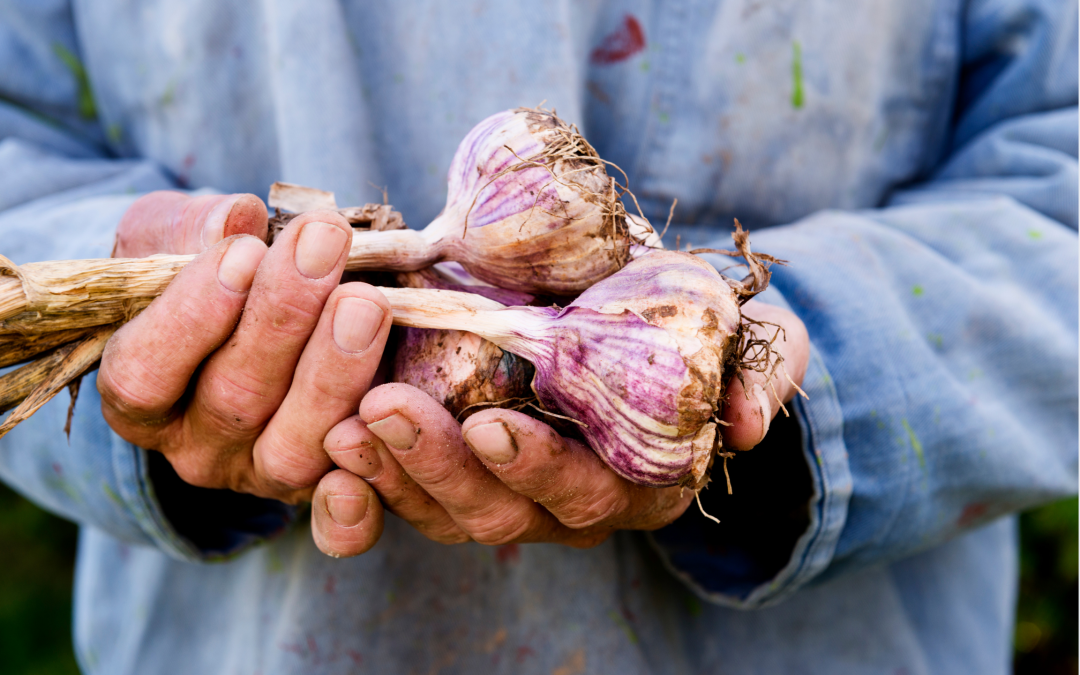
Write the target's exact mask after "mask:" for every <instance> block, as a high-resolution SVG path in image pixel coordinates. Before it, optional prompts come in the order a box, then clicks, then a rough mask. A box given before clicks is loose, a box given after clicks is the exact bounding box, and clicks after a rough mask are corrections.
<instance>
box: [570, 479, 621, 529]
mask: <svg viewBox="0 0 1080 675" xmlns="http://www.w3.org/2000/svg"><path fill="white" fill-rule="evenodd" d="M629 509H630V496H629V495H627V494H626V493H625V492H623V491H622V490H618V489H614V490H604V491H602V492H599V493H591V494H590V495H589V496H588V497H583V498H579V499H577V500H575V501H574V502H571V503H570V504H568V505H567V506H566V507H564V508H562V509H559V514H558V515H559V520H560V521H561V522H562V524H563V525H566V526H567V527H569V528H570V529H573V530H581V529H585V528H588V527H592V526H594V525H599V524H601V523H605V522H609V521H613V520H616V519H618V517H619V516H621V515H622V514H624V513H626V512H627V511H628V510H629Z"/></svg>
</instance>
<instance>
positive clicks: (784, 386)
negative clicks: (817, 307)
mask: <svg viewBox="0 0 1080 675" xmlns="http://www.w3.org/2000/svg"><path fill="white" fill-rule="evenodd" d="M743 316H745V317H747V318H749V319H751V320H752V321H753V322H754V323H751V324H750V326H749V330H750V332H751V337H753V338H754V339H756V340H758V341H759V342H760V343H767V344H768V345H769V349H770V351H771V354H769V355H768V356H767V358H768V360H769V363H768V365H767V366H766V367H765V369H764V370H765V371H766V372H761V371H760V370H756V369H753V368H744V369H743V370H742V372H741V373H739V375H737V376H735V377H732V378H731V379H730V380H729V381H728V387H727V397H726V399H725V403H724V410H723V412H722V413H721V419H723V420H724V422H725V423H726V424H725V426H724V427H723V430H722V432H721V433H722V435H723V442H724V449H725V450H750V449H752V448H753V447H754V446H756V445H757V444H758V443H760V442H761V441H762V440H763V439H764V438H765V435H766V434H767V433H769V426H770V425H771V423H772V419H773V417H775V416H776V414H777V413H778V412H780V410H781V409H785V408H784V406H783V404H784V403H786V402H788V401H790V400H791V399H792V397H794V396H795V394H796V393H797V392H800V391H802V390H801V389H799V384H801V383H802V379H803V376H804V375H805V374H806V366H807V363H808V361H809V359H810V338H809V336H808V335H807V332H806V326H805V325H804V324H803V322H802V321H801V320H800V319H799V317H797V316H796V315H795V314H793V313H791V312H790V311H788V310H786V309H782V308H780V307H774V306H771V305H766V304H764V303H761V302H756V301H753V300H751V301H750V302H748V303H746V304H745V305H743ZM785 410H786V409H785Z"/></svg>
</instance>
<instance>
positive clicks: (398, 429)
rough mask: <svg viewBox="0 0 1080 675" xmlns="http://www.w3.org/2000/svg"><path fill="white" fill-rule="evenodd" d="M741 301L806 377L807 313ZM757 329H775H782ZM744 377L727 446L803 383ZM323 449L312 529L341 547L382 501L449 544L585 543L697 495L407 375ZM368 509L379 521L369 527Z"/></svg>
mask: <svg viewBox="0 0 1080 675" xmlns="http://www.w3.org/2000/svg"><path fill="white" fill-rule="evenodd" d="M743 309H744V313H745V314H746V315H747V316H748V317H752V318H753V319H755V320H757V321H762V322H771V323H774V324H777V325H778V326H781V327H782V328H783V329H784V331H785V332H786V340H781V339H778V340H777V341H776V343H775V344H774V348H775V349H776V350H777V351H778V352H779V353H780V354H781V355H782V356H783V358H784V365H785V367H786V370H787V373H788V375H790V376H791V378H792V380H794V381H795V382H796V383H798V382H800V381H801V380H802V377H803V374H804V373H805V371H806V363H807V359H808V358H809V339H808V337H807V333H806V328H805V327H804V326H803V324H802V322H801V321H800V320H799V318H798V317H796V316H795V315H794V314H792V313H791V312H788V311H787V310H783V309H779V308H776V307H771V306H769V305H764V304H762V303H757V302H753V301H751V302H748V303H747V304H746V305H745V306H744V308H743ZM753 330H754V331H755V334H756V335H758V336H760V337H771V336H772V334H773V332H775V330H776V329H775V327H772V326H764V327H761V326H755V327H754V328H753ZM743 379H744V380H745V382H746V388H745V389H744V387H743V386H742V384H741V382H740V381H739V380H738V378H732V380H731V383H730V384H729V387H728V402H727V404H726V406H725V410H724V413H723V419H724V420H725V421H728V422H730V423H731V424H732V426H730V427H724V428H723V433H724V446H725V448H734V449H739V450H747V449H750V448H752V447H753V446H754V445H757V443H759V442H760V441H761V440H762V439H763V438H764V437H765V434H766V433H767V432H768V427H769V421H771V420H772V418H773V416H774V415H775V414H776V413H777V411H779V410H780V404H779V401H778V400H777V399H778V398H779V400H783V401H788V400H790V399H791V398H792V396H793V395H794V394H795V392H796V389H795V387H794V386H793V385H792V384H791V382H789V381H788V379H787V377H785V376H784V374H783V372H781V371H778V372H777V373H776V374H775V376H774V378H773V380H772V382H769V381H767V380H766V377H765V374H762V373H757V372H752V371H746V372H744V373H743ZM773 387H775V390H776V394H777V395H776V396H773V395H772V391H773V389H772V388H773ZM746 391H749V392H750V395H749V396H747V395H746V394H745V392H746ZM766 394H768V395H766ZM325 447H326V451H327V453H328V454H329V455H330V456H331V457H332V458H333V460H334V462H335V463H336V464H337V465H338V466H339V467H341V469H340V470H338V471H334V472H333V473H331V474H330V475H329V476H328V479H330V480H324V481H323V482H322V483H320V485H319V488H318V489H317V490H316V493H315V496H314V503H313V509H312V531H313V534H314V537H315V542H316V544H317V545H318V546H319V548H320V549H321V550H322V551H324V552H326V553H328V554H331V555H335V556H349V555H357V554H359V553H363V552H364V551H366V550H367V549H369V548H371V546H373V545H374V544H375V542H376V541H377V539H378V535H379V532H381V523H382V510H383V508H385V509H388V510H389V511H390V512H391V513H394V514H395V515H397V516H399V517H401V518H402V519H404V520H406V521H407V522H408V523H409V524H411V525H412V526H413V527H415V528H416V529H417V530H418V531H420V532H421V533H422V534H424V535H425V536H426V537H428V538H429V539H432V540H434V541H437V542H441V543H447V544H451V543H459V542H465V541H469V540H473V541H477V542H480V543H482V544H489V545H499V544H508V543H525V542H554V543H561V544H566V545H568V546H574V547H578V548H584V547H589V546H595V545H597V544H599V543H601V542H602V541H604V540H605V539H607V537H608V536H610V535H611V533H612V532H614V531H616V530H620V529H635V530H654V529H658V528H660V527H663V526H665V525H667V524H668V523H670V522H672V521H673V520H675V519H676V518H678V517H679V516H680V515H682V513H683V512H684V511H685V510H686V508H687V506H688V505H689V504H690V501H691V500H692V499H693V493H692V492H690V491H689V490H683V489H680V488H678V487H670V488H650V487H644V486H640V485H635V484H633V483H630V482H628V481H626V480H625V479H623V478H621V477H620V476H618V475H616V474H615V473H614V472H612V471H611V470H610V469H609V468H608V467H607V466H606V465H605V464H604V463H603V462H602V461H601V460H600V458H599V457H598V456H597V455H596V454H595V453H593V452H592V450H590V449H589V448H588V447H587V446H586V445H584V444H582V443H580V442H578V441H576V440H573V439H567V438H562V437H560V436H559V435H558V434H557V433H555V431H554V430H552V429H551V427H549V426H548V425H546V424H543V423H542V422H538V421H536V420H534V419H532V418H531V417H529V416H527V415H524V414H522V413H518V412H513V411H509V410H497V409H496V410H486V411H483V412H480V413H477V414H475V415H473V416H471V417H469V419H467V420H466V421H465V423H464V424H463V425H460V426H459V425H458V424H457V422H455V421H454V419H453V418H452V417H451V416H450V414H449V413H448V412H446V410H444V409H443V408H442V407H441V406H439V405H438V404H437V403H436V402H435V401H434V400H433V399H432V398H430V397H429V396H427V395H426V394H424V393H423V392H421V391H420V390H418V389H415V388H413V387H410V386H407V385H403V384H387V385H384V386H381V387H377V388H375V389H373V390H371V392H370V393H369V394H368V395H367V396H366V397H365V398H364V400H363V402H362V403H361V405H360V414H359V415H358V416H355V417H352V418H349V419H347V420H345V421H344V422H342V423H341V424H339V425H337V426H336V427H334V429H333V430H332V431H331V432H330V434H329V435H328V436H327V438H326V445H325ZM339 504H349V505H350V508H351V513H352V514H353V515H354V516H355V515H356V514H358V513H359V514H360V516H359V517H357V518H356V519H355V520H354V521H351V522H355V523H358V524H357V525H355V526H354V527H343V526H341V525H340V524H339V522H340V521H339V519H337V518H336V517H334V516H332V515H331V514H332V513H336V509H337V508H338V507H337V505H339ZM367 518H371V519H372V521H371V522H372V523H375V522H377V523H378V524H379V526H380V527H379V528H378V529H377V528H375V527H373V526H369V525H368V524H367V522H366V519H367Z"/></svg>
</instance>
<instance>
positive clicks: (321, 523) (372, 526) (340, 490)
mask: <svg viewBox="0 0 1080 675" xmlns="http://www.w3.org/2000/svg"><path fill="white" fill-rule="evenodd" d="M382 531H383V508H382V505H381V504H379V498H378V497H377V496H376V495H375V491H374V490H372V489H371V486H369V485H368V484H367V483H365V482H364V481H363V480H361V479H360V478H358V477H356V476H354V475H352V474H351V473H349V472H348V471H344V470H342V469H338V470H337V471H331V472H330V473H328V474H326V475H325V476H323V478H322V480H320V481H319V485H318V487H316V488H315V495H314V498H313V500H312V503H311V536H312V538H313V539H314V540H315V545H316V546H318V547H319V550H320V551H322V552H323V553H325V554H326V555H329V556H333V557H335V558H348V557H351V556H355V555H360V554H361V553H365V552H367V551H368V549H370V548H371V547H372V546H374V545H375V543H376V542H377V541H379V537H380V536H382Z"/></svg>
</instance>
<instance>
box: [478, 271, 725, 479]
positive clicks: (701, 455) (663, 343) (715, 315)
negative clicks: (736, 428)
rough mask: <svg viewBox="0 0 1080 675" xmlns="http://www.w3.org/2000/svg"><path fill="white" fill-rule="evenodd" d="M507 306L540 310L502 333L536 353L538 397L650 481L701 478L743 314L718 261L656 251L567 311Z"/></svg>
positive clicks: (633, 475)
mask: <svg viewBox="0 0 1080 675" xmlns="http://www.w3.org/2000/svg"><path fill="white" fill-rule="evenodd" d="M508 311H514V312H523V311H529V312H530V313H531V314H532V315H533V316H532V317H531V319H530V320H524V319H523V317H521V318H517V319H515V321H514V322H513V324H512V325H516V326H518V328H517V329H516V330H515V333H516V335H512V336H505V337H497V338H496V340H495V341H496V342H498V343H499V344H500V345H501V346H503V347H504V348H506V349H508V350H510V351H513V352H515V353H517V354H520V355H521V356H524V357H525V358H527V359H529V360H530V361H532V362H533V365H534V366H535V367H536V376H535V378H534V379H533V385H532V386H533V390H534V391H535V392H536V395H537V398H538V399H539V400H540V402H541V404H542V405H543V406H545V407H546V408H548V409H549V410H553V411H557V412H558V413H560V414H562V415H566V416H568V417H571V418H573V419H575V420H577V421H578V422H580V423H581V425H582V426H581V429H580V431H581V434H582V435H583V436H584V437H585V439H586V440H587V441H588V443H589V445H590V446H591V447H592V448H593V450H594V451H596V453H597V454H598V455H600V457H601V458H603V460H604V461H605V462H606V463H607V464H608V466H610V467H611V468H612V469H613V470H614V471H615V472H616V473H618V474H619V475H621V476H623V477H625V478H627V479H628V480H631V481H633V482H635V483H640V484H644V485H653V486H657V487H660V486H668V485H686V486H688V487H695V488H696V487H700V486H701V485H702V484H703V483H704V481H705V479H706V477H707V473H708V469H709V466H710V465H711V463H712V459H713V457H714V454H715V452H716V450H717V444H718V443H719V434H718V429H717V426H716V423H715V422H714V421H712V419H713V417H714V415H715V414H716V413H717V411H718V408H719V406H720V404H721V402H720V397H721V394H722V393H723V381H724V376H725V374H726V373H725V372H724V366H725V364H726V363H727V362H728V361H729V360H730V359H731V358H732V356H733V353H734V351H735V348H736V346H737V343H738V329H739V324H740V321H741V314H740V312H739V303H738V299H737V297H736V295H735V293H734V291H733V290H732V288H731V287H730V286H729V285H728V282H727V281H726V280H725V279H724V277H722V276H721V275H720V274H719V273H718V272H717V271H716V270H715V269H713V268H712V267H711V266H710V265H708V264H707V263H705V262H702V261H701V260H699V259H697V258H696V257H694V256H692V255H690V254H687V253H678V252H673V251H662V250H658V251H653V252H651V253H650V254H649V255H647V256H644V257H641V258H638V259H635V260H633V261H631V262H630V263H629V264H628V265H627V266H626V267H625V268H624V269H622V270H621V271H620V272H618V273H617V274H615V275H613V276H612V277H610V278H608V279H606V280H604V281H603V282H600V283H598V284H596V285H595V286H593V287H592V288H590V289H589V290H587V291H585V292H584V293H582V294H581V296H580V297H578V299H577V300H575V301H574V302H573V303H571V304H570V305H569V306H567V307H566V308H565V309H563V310H561V311H559V310H558V309H555V308H550V307H545V308H532V307H528V308H520V307H519V308H513V310H508ZM488 339H492V337H489V338H488Z"/></svg>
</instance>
